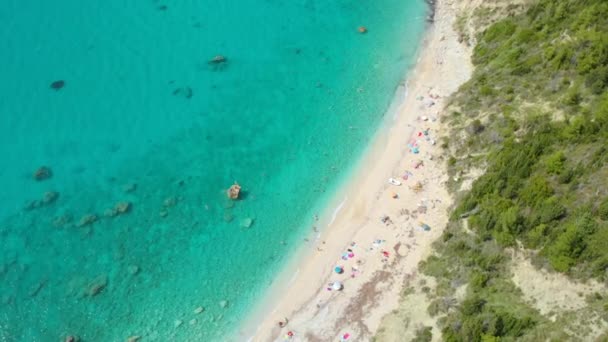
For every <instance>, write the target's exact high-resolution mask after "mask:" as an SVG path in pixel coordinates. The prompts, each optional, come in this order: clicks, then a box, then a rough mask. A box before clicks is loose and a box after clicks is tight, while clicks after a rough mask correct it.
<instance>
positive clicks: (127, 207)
mask: <svg viewBox="0 0 608 342" xmlns="http://www.w3.org/2000/svg"><path fill="white" fill-rule="evenodd" d="M129 211H131V202H119V203H117V204H116V205H115V206H114V208H111V209H106V210H105V211H104V212H103V215H104V216H105V217H115V216H118V215H123V214H126V213H128V212H129Z"/></svg>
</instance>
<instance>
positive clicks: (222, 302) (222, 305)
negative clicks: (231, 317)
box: [219, 300, 228, 309]
mask: <svg viewBox="0 0 608 342" xmlns="http://www.w3.org/2000/svg"><path fill="white" fill-rule="evenodd" d="M219 304H220V308H222V309H225V308H226V307H227V306H228V301H227V300H222V301H220V303H219Z"/></svg>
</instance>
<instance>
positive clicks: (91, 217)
mask: <svg viewBox="0 0 608 342" xmlns="http://www.w3.org/2000/svg"><path fill="white" fill-rule="evenodd" d="M95 221H97V215H95V214H86V215H84V216H83V217H81V218H80V220H79V221H78V227H84V226H88V225H91V224H93V223H95Z"/></svg>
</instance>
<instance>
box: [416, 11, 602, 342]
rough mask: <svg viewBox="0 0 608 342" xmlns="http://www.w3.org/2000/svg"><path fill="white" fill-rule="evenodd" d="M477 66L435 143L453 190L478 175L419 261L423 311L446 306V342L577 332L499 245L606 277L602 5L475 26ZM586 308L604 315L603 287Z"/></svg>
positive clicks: (580, 274)
mask: <svg viewBox="0 0 608 342" xmlns="http://www.w3.org/2000/svg"><path fill="white" fill-rule="evenodd" d="M473 63H474V65H475V72H474V75H473V77H472V79H471V80H470V81H469V82H468V83H467V84H465V85H464V86H463V87H462V88H461V89H460V91H459V92H458V94H457V95H456V96H455V97H454V99H453V103H452V108H454V111H453V113H452V114H451V115H450V118H449V123H450V125H451V127H452V128H453V130H452V134H451V136H450V137H449V139H446V140H445V141H444V143H443V145H442V146H443V147H445V148H446V149H447V150H448V151H450V153H451V154H452V156H451V157H450V159H449V161H448V165H449V168H450V172H451V174H452V175H453V176H455V179H456V181H453V182H452V184H451V185H450V186H451V188H452V189H453V190H457V189H458V187H459V176H460V175H462V174H464V173H465V170H468V169H470V168H479V169H483V170H484V171H485V172H484V174H483V175H482V176H481V177H479V178H478V179H477V180H476V181H475V182H474V183H473V186H472V189H471V190H470V191H467V192H465V193H464V194H460V195H459V199H458V200H457V203H456V206H455V209H454V211H453V213H452V217H451V222H450V225H449V227H448V229H447V230H446V232H445V233H444V235H443V237H442V240H441V241H438V242H437V245H436V249H437V251H438V252H439V254H437V255H435V256H432V257H430V258H429V259H428V260H426V261H425V262H423V264H422V268H423V270H424V272H425V273H426V274H428V275H431V276H434V277H437V279H438V287H437V289H436V290H435V292H436V298H438V299H436V300H435V301H434V302H433V303H432V304H431V306H430V307H429V311H430V312H431V313H433V314H444V315H445V316H444V317H443V318H442V319H441V326H442V332H443V338H444V339H445V340H447V341H498V340H501V341H507V340H539V339H540V340H544V339H547V338H549V339H556V340H563V339H567V338H568V339H569V338H572V337H573V336H574V335H573V334H576V330H575V329H571V328H568V329H565V328H566V326H568V325H570V326H572V325H573V324H572V322H570V324H569V323H567V322H560V321H559V320H558V321H557V322H552V321H550V320H548V319H546V318H544V317H543V316H541V315H540V313H539V312H538V311H536V310H534V309H533V308H531V307H530V306H529V305H528V304H526V303H525V302H524V301H523V300H522V299H521V293H520V292H519V290H518V289H517V288H516V287H515V286H514V284H513V283H512V281H511V280H510V275H509V271H508V268H509V263H508V257H507V256H506V255H507V254H506V253H505V248H506V247H519V246H523V247H525V248H527V249H529V250H533V251H537V256H538V257H537V262H538V263H539V265H540V266H543V267H546V268H548V269H551V270H553V271H558V272H564V273H566V274H568V275H569V276H572V277H574V278H579V279H580V278H583V279H587V278H594V279H596V280H598V281H603V282H605V281H607V279H608V2H607V1H605V0H539V1H537V2H536V3H534V4H532V5H530V6H529V7H528V8H527V10H526V11H525V12H524V13H521V14H519V15H515V16H510V17H507V18H504V19H502V20H500V21H498V22H496V23H495V24H493V25H491V26H490V27H489V28H487V29H486V30H484V31H483V32H481V33H480V34H479V36H478V37H477V45H476V47H475V48H474V54H473ZM462 132H466V134H465V135H462ZM464 217H467V218H468V219H467V220H466V222H465V220H463V218H464ZM465 223H466V224H467V225H468V227H465V226H463V225H464V224H465ZM463 284H467V289H466V294H465V296H464V299H462V300H461V301H460V303H455V302H454V300H453V297H454V289H455V288H458V287H460V286H462V285H463ZM589 305H590V306H595V307H597V308H598V311H597V312H599V314H600V315H604V318H606V316H608V299H607V298H605V296H603V295H601V294H597V295H596V296H595V297H594V298H593V299H592V300H591V301H590V304H589ZM579 319H583V318H581V317H579ZM567 330H570V331H569V332H567ZM573 331H574V332H573Z"/></svg>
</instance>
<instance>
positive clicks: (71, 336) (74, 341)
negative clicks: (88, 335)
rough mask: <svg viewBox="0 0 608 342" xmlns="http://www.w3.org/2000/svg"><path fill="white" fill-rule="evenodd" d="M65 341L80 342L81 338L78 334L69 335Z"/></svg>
mask: <svg viewBox="0 0 608 342" xmlns="http://www.w3.org/2000/svg"><path fill="white" fill-rule="evenodd" d="M64 341H65V342H78V341H80V339H79V338H78V336H76V335H68V336H66V337H65V340H64Z"/></svg>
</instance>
